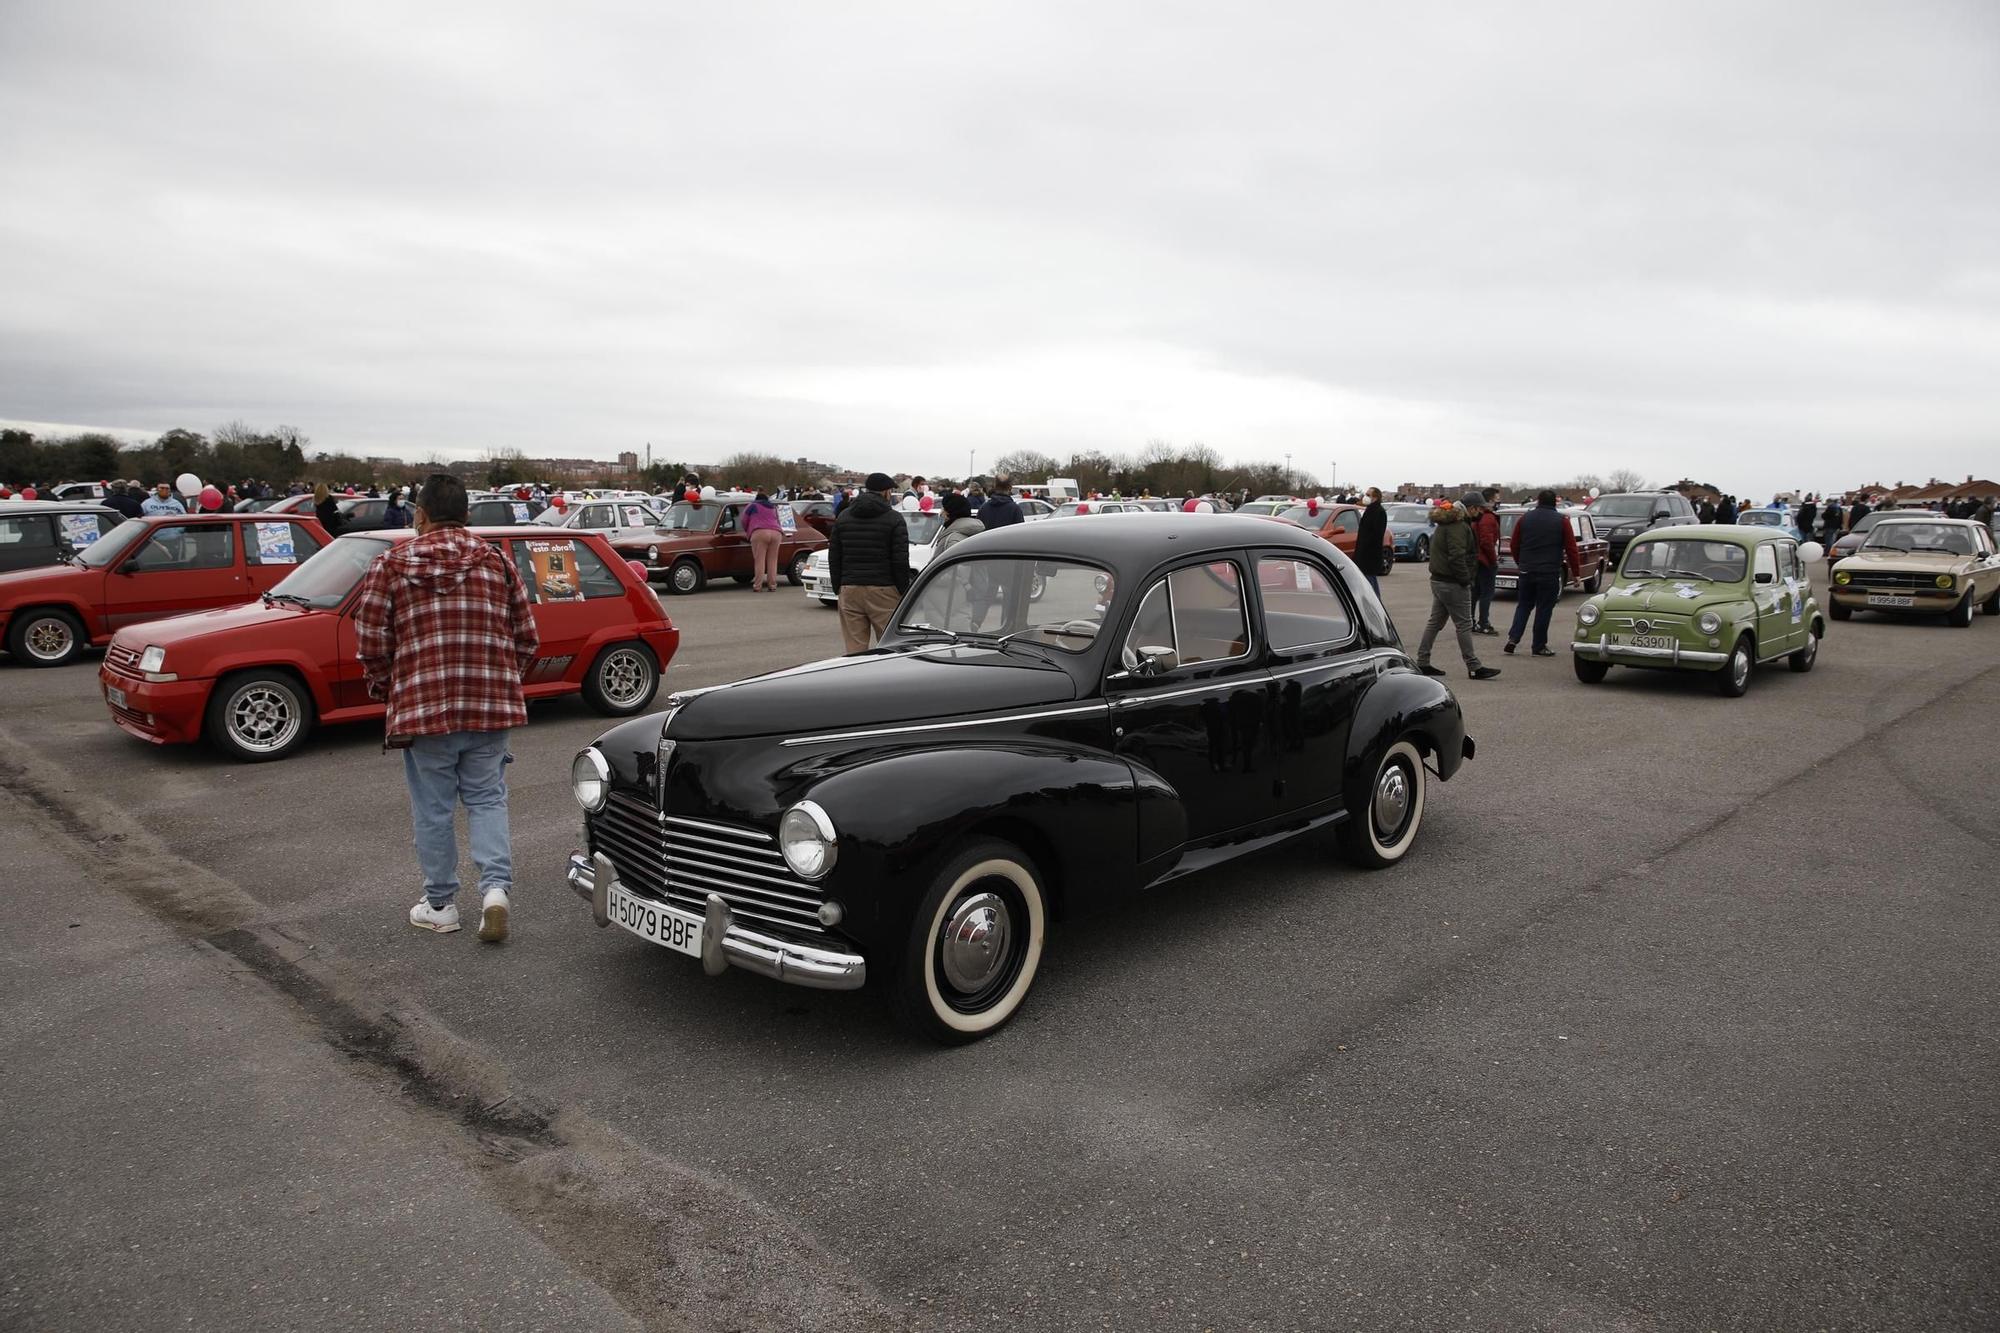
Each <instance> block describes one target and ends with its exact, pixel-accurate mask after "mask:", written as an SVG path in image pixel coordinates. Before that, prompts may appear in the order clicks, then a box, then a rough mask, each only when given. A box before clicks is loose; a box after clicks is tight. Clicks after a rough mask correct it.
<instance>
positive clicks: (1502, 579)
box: [1493, 574, 1516, 588]
mask: <svg viewBox="0 0 2000 1333" xmlns="http://www.w3.org/2000/svg"><path fill="white" fill-rule="evenodd" d="M1515 582H1516V580H1515V578H1514V576H1513V575H1512V574H1500V575H1497V576H1495V578H1494V580H1493V586H1494V587H1496V588H1511V587H1513V586H1514V584H1515Z"/></svg>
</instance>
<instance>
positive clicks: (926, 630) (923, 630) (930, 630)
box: [902, 624, 958, 643]
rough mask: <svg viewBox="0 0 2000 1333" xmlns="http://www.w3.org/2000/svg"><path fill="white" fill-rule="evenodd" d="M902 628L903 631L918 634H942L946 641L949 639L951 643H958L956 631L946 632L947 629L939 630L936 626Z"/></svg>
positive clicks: (908, 626) (919, 625) (922, 625)
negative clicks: (911, 631) (912, 631)
mask: <svg viewBox="0 0 2000 1333" xmlns="http://www.w3.org/2000/svg"><path fill="white" fill-rule="evenodd" d="M902 628H903V629H905V630H915V631H916V632H917V633H919V634H942V635H944V636H945V637H946V638H947V639H950V640H951V641H952V642H953V643H957V642H958V633H957V631H955V630H948V629H940V628H939V627H938V626H936V625H924V624H916V625H904V626H902Z"/></svg>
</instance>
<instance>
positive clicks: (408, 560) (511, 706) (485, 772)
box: [354, 472, 540, 942]
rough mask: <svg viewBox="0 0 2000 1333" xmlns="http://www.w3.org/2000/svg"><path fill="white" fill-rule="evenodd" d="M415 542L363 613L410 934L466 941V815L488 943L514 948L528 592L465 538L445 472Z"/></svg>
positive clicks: (379, 576)
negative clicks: (517, 758) (455, 935)
mask: <svg viewBox="0 0 2000 1333" xmlns="http://www.w3.org/2000/svg"><path fill="white" fill-rule="evenodd" d="M414 509H415V513H416V528H417V536H416V540H414V541H409V542H404V543H403V544H402V545H400V546H396V547H393V548H391V549H390V550H388V551H386V552H384V553H383V554H382V555H379V556H377V557H376V558H375V563H374V564H373V565H371V566H370V567H369V570H368V575H367V577H366V578H364V579H363V580H362V583H361V595H360V598H359V599H358V600H357V601H356V603H355V608H354V638H355V648H356V651H355V656H357V657H359V658H360V659H361V670H362V673H363V675H364V677H365V678H366V681H367V685H368V697H369V698H371V699H379V700H382V701H384V702H386V703H387V704H388V706H389V715H388V719H387V728H388V738H387V740H386V742H385V748H388V749H400V750H401V751H402V752H403V778H404V780H405V781H406V782H407V783H408V785H409V789H410V816H411V822H412V823H413V824H414V825H415V827H416V844H417V863H418V865H419V866H420V867H421V868H422V870H423V875H424V896H423V898H422V899H420V900H419V901H418V903H417V905H416V906H415V907H412V908H411V909H410V924H411V925H413V926H416V927H419V928H420V929H423V930H434V931H437V932H439V933H441V934H449V933H450V932H452V931H454V930H457V929H458V903H457V901H456V899H457V896H458V835H457V832H456V829H455V828H454V821H455V820H456V818H457V814H458V806H459V804H460V803H461V802H462V803H463V804H464V806H465V814H466V823H467V826H468V832H469V833H470V837H471V843H472V859H473V861H474V862H476V863H477V864H478V866H479V884H480V887H481V889H483V890H484V896H483V899H482V901H481V904H480V915H479V938H480V939H482V940H492V941H496V942H497V941H499V940H504V939H506V938H507V913H508V908H509V905H510V904H509V902H508V893H509V891H510V890H511V889H512V888H513V887H514V856H513V845H512V839H511V837H510V835H509V832H508V828H507V765H508V764H509V763H510V762H512V760H513V756H512V755H510V754H509V753H508V752H507V732H508V730H509V729H510V728H513V727H518V726H520V725H522V724H523V723H525V722H526V721H527V720H528V708H527V703H526V701H525V700H524V699H523V698H522V695H521V677H522V676H523V675H525V674H526V672H527V670H528V667H529V665H530V664H531V663H533V661H534V660H535V652H536V649H537V648H538V647H539V646H540V645H539V640H538V638H537V636H536V633H535V618H534V612H533V610H532V608H531V607H530V606H529V603H528V590H527V588H526V587H525V586H524V585H523V584H522V582H521V574H520V571H519V570H517V569H515V568H514V566H513V565H512V564H510V563H509V562H508V561H507V559H506V558H505V557H504V556H502V555H501V554H500V552H499V551H498V550H496V549H494V547H493V546H492V545H490V544H489V543H487V542H484V541H481V540H480V539H479V538H477V537H475V536H473V535H472V534H471V533H469V532H467V531H466V530H465V517H466V496H465V485H464V483H463V482H461V481H459V479H458V478H456V477H454V476H452V475H451V474H450V473H446V472H439V473H436V474H434V475H432V477H431V478H430V480H428V481H426V482H425V483H424V486H423V489H422V490H421V491H419V492H418V493H417V498H416V501H415V504H414Z"/></svg>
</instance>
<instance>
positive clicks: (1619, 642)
mask: <svg viewBox="0 0 2000 1333" xmlns="http://www.w3.org/2000/svg"><path fill="white" fill-rule="evenodd" d="M1604 642H1605V643H1607V644H1609V645H1610V646H1611V647H1613V648H1665V649H1668V650H1669V651H1671V650H1672V648H1673V646H1674V643H1675V639H1674V637H1673V636H1672V635H1671V634H1632V635H1626V636H1620V635H1617V634H1607V635H1605V636H1604Z"/></svg>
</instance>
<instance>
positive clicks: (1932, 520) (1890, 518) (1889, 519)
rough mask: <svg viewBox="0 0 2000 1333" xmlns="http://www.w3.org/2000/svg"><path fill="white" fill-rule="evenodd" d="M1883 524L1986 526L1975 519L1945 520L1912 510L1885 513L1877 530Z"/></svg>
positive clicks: (1877, 525)
mask: <svg viewBox="0 0 2000 1333" xmlns="http://www.w3.org/2000/svg"><path fill="white" fill-rule="evenodd" d="M1883 523H1926V524H1938V523H1948V524H1950V525H1951V526H1952V527H1954V528H1983V527H1985V526H1986V525H1985V524H1984V523H1981V522H1979V521H1978V520H1976V519H1970V518H1946V517H1945V516H1944V515H1943V514H1926V513H1918V512H1916V511H1914V510H1912V511H1907V512H1906V511H1903V510H1899V509H1891V510H1887V511H1885V512H1884V513H1883V514H1882V515H1881V519H1880V521H1879V522H1877V523H1876V525H1875V526H1876V527H1878V528H1879V527H1881V526H1882V524H1883Z"/></svg>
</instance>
